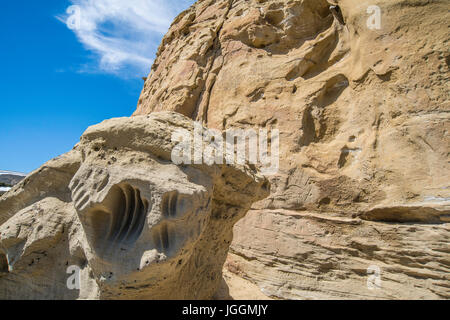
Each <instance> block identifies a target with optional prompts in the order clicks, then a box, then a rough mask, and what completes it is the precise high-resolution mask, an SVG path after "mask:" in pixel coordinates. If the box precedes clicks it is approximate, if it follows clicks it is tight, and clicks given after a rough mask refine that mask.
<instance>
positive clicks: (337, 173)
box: [135, 0, 450, 299]
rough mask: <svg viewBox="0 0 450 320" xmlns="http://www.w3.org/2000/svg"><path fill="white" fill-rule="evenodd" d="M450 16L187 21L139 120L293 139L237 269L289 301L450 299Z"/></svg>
mask: <svg viewBox="0 0 450 320" xmlns="http://www.w3.org/2000/svg"><path fill="white" fill-rule="evenodd" d="M448 5H449V3H448V1H446V0H436V1H426V0H394V1H392V0H389V1H388V0H376V1H367V0H338V1H325V0H302V1H291V0H217V1H214V0H200V1H198V2H197V3H196V4H195V5H194V6H192V7H191V8H190V9H189V10H187V11H185V12H183V13H182V14H181V15H179V16H178V17H177V18H176V20H175V21H174V23H173V25H172V26H171V28H170V30H169V32H168V33H167V35H166V36H165V37H164V39H163V41H162V44H161V46H160V48H159V50H158V54H157V58H156V60H155V63H154V65H153V67H152V70H151V73H150V75H149V76H148V78H147V80H146V82H145V86H144V89H143V91H142V94H141V97H140V99H139V103H138V106H137V110H136V112H135V115H136V116H137V115H145V114H148V113H151V112H155V111H161V110H170V111H177V112H180V113H182V114H184V115H186V116H188V117H190V118H192V119H195V120H199V121H202V122H203V123H204V124H205V125H206V126H208V127H210V128H216V129H220V130H226V129H229V128H265V129H269V130H270V129H274V128H276V129H279V130H280V156H281V163H280V170H279V172H278V174H276V175H274V176H271V177H270V182H271V194H270V196H269V197H268V198H267V199H265V200H263V201H261V202H258V203H257V204H255V205H253V207H252V210H251V211H250V212H249V214H247V215H246V217H245V218H244V219H243V220H242V221H240V222H239V223H238V224H237V225H236V227H235V230H234V240H233V243H232V248H231V254H230V255H229V257H228V262H227V264H226V268H228V271H233V270H234V271H235V272H236V275H239V276H241V277H243V278H245V279H246V280H249V281H251V282H253V283H254V284H256V285H257V286H258V287H259V289H260V290H261V291H262V292H263V293H265V294H266V295H267V296H271V297H276V298H284V299H316V298H324V299H330V298H346V299H372V298H383V299H386V298H388V299H405V298H418V299H437V298H446V299H448V298H450V292H449V288H450V276H449V272H450V250H449V240H450V238H449V237H450V233H449V228H450V225H449V222H450V186H449V181H450V165H449V161H448V160H449V145H450V141H449V135H448V131H449V126H450V121H449V110H450V104H449V90H448V80H449V63H450V55H449V53H448V45H449V32H448V21H449V18H450V13H449V10H448V9H449V6H448ZM330 7H331V8H330ZM374 269H377V270H379V271H380V274H379V276H380V278H381V285H380V287H378V288H373V287H370V286H368V285H367V281H368V280H369V279H370V273H371V272H373V270H374ZM236 270H238V271H236ZM368 273H369V274H368Z"/></svg>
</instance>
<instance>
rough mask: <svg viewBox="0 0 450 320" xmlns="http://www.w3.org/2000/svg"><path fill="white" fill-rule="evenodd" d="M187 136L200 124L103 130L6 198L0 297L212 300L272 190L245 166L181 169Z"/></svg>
mask: <svg viewBox="0 0 450 320" xmlns="http://www.w3.org/2000/svg"><path fill="white" fill-rule="evenodd" d="M180 128H182V129H185V130H188V132H192V130H193V122H192V121H190V120H189V119H187V118H185V117H183V116H182V115H180V114H176V113H169V112H165V113H155V114H152V115H151V116H140V117H133V118H131V119H130V118H121V119H111V120H108V121H105V122H103V123H101V124H99V125H96V126H93V127H91V128H89V129H88V130H87V131H86V132H85V133H84V134H83V136H82V137H81V141H80V143H79V144H78V145H77V146H76V147H75V148H74V150H73V151H71V152H70V153H68V154H66V155H63V156H62V157H60V158H57V159H55V160H52V161H50V162H49V163H47V164H45V165H44V166H43V167H42V168H40V169H39V170H37V171H36V172H33V173H32V174H31V175H29V176H28V177H27V178H26V179H25V180H24V181H22V182H21V183H20V184H19V185H17V186H16V187H14V188H13V190H11V192H9V193H7V194H6V195H5V196H4V197H2V198H1V200H0V217H1V219H2V220H1V222H2V224H1V227H0V297H1V298H2V299H12V298H22V299H52V298H53V299H76V298H81V299H209V298H211V297H212V296H213V294H214V293H215V292H216V291H217V289H218V287H219V285H220V282H221V281H222V277H221V271H222V266H223V264H224V262H225V259H226V256H227V252H228V247H229V245H230V243H231V240H232V227H233V225H234V224H235V223H236V222H237V221H238V220H239V219H240V218H242V217H243V215H244V214H245V213H246V212H247V211H248V209H249V208H250V206H251V204H252V203H253V202H254V201H257V200H261V199H262V198H264V197H265V196H267V195H268V191H267V185H268V184H267V181H266V180H265V179H263V178H261V177H259V176H258V175H257V174H256V173H255V172H254V171H252V170H251V169H250V168H248V167H246V166H234V165H211V166H208V165H183V166H177V165H175V164H173V163H172V161H171V152H172V149H173V148H174V146H175V144H176V142H172V140H171V136H172V133H173V132H174V131H175V130H177V129H180ZM47 181H48V182H47ZM46 183H47V184H46ZM71 266H76V267H77V268H79V269H80V270H81V273H80V275H81V276H80V279H81V281H80V290H69V288H68V287H67V285H66V284H67V279H68V278H69V276H70V275H69V274H67V273H66V271H67V269H68V267H71Z"/></svg>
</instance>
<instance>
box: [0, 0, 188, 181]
mask: <svg viewBox="0 0 450 320" xmlns="http://www.w3.org/2000/svg"><path fill="white" fill-rule="evenodd" d="M193 2H194V0H192V1H190V0H72V1H55V0H50V1H49V0H47V1H35V0H14V1H1V2H0V40H1V43H2V49H1V50H0V69H1V77H0V107H1V116H0V170H12V171H21V172H26V173H27V172H30V171H32V170H34V169H36V168H38V167H39V166H41V165H42V164H43V163H44V162H46V161H48V160H50V159H52V158H53V157H56V156H58V155H60V154H62V153H65V152H67V151H69V150H70V149H72V147H73V146H74V145H75V144H76V143H77V142H78V140H79V138H80V136H81V134H82V133H83V132H84V130H86V128H87V127H88V126H90V125H93V124H96V123H99V122H101V121H103V120H104V119H108V118H113V117H123V116H130V115H131V114H132V113H133V111H134V109H135V108H136V104H137V100H138V97H139V94H140V91H141V89H142V86H143V80H142V79H141V78H142V77H143V76H147V74H148V72H149V71H150V67H151V63H152V61H153V59H154V56H155V52H156V49H157V47H158V45H159V43H160V41H161V39H162V37H163V35H164V33H165V32H166V31H167V29H168V27H169V25H170V23H171V21H172V20H173V18H174V17H175V16H176V15H177V14H178V13H180V12H181V11H183V10H184V9H186V8H187V7H189V5H191V4H192V3H193ZM73 5H75V6H76V7H72V9H71V10H69V11H68V12H67V11H66V10H67V8H69V7H70V6H73ZM68 19H69V26H70V28H69V27H68V26H67V24H66V22H67V20H68Z"/></svg>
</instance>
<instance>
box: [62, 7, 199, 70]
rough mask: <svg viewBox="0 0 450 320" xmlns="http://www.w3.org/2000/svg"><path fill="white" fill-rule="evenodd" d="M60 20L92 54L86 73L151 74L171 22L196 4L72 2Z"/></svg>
mask: <svg viewBox="0 0 450 320" xmlns="http://www.w3.org/2000/svg"><path fill="white" fill-rule="evenodd" d="M70 2H71V4H72V6H71V7H69V8H68V10H67V12H65V13H63V14H61V15H59V16H57V19H58V20H60V21H61V22H63V23H66V24H67V25H68V27H69V28H70V29H71V30H72V31H73V32H74V33H75V34H76V36H77V38H78V40H79V41H80V42H81V43H82V44H83V45H84V47H85V48H86V49H87V50H89V51H91V52H93V53H94V56H95V61H94V65H92V63H90V64H88V65H89V67H87V68H86V67H85V68H84V71H102V72H108V73H115V74H119V75H125V74H130V73H136V72H139V73H140V74H146V73H147V72H148V71H149V70H150V66H151V64H152V62H153V60H152V59H153V57H154V55H155V52H156V50H157V48H158V45H159V43H160V41H161V39H162V36H163V35H164V33H166V32H167V30H168V28H169V26H170V24H171V22H172V20H173V19H174V18H175V16H176V15H177V14H179V13H180V12H181V11H182V10H184V9H186V8H187V7H189V5H191V4H192V3H193V2H194V0H71V1H70Z"/></svg>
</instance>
